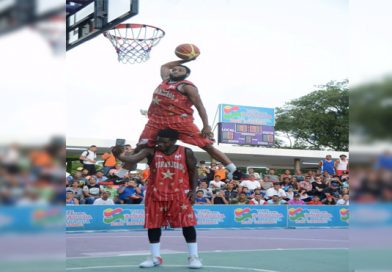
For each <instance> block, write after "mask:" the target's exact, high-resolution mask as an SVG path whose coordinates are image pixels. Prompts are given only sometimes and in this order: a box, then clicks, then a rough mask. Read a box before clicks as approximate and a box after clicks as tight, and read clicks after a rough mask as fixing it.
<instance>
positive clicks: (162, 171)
mask: <svg viewBox="0 0 392 272" xmlns="http://www.w3.org/2000/svg"><path fill="white" fill-rule="evenodd" d="M185 190H189V174H188V169H187V165H186V154H185V147H183V146H177V150H176V151H175V152H174V153H173V154H171V155H165V154H164V153H162V152H161V151H159V150H156V151H155V154H154V157H153V159H152V161H151V162H150V176H149V178H148V185H147V197H151V198H152V199H154V200H156V201H170V200H180V199H184V198H186V194H185Z"/></svg>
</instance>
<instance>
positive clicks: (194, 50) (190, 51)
mask: <svg viewBox="0 0 392 272" xmlns="http://www.w3.org/2000/svg"><path fill="white" fill-rule="evenodd" d="M175 53H176V56H177V57H179V58H180V59H184V60H188V59H193V58H195V57H198V56H199V55H200V50H199V48H198V47H197V46H196V45H194V44H190V43H184V44H180V45H179V46H177V47H176V51H175Z"/></svg>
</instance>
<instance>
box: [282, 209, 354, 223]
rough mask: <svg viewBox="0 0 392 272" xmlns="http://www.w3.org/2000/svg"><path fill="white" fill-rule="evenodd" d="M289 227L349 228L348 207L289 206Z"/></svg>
mask: <svg viewBox="0 0 392 272" xmlns="http://www.w3.org/2000/svg"><path fill="white" fill-rule="evenodd" d="M287 212H288V227H348V224H349V221H350V210H349V207H348V206H322V205H318V206H287Z"/></svg>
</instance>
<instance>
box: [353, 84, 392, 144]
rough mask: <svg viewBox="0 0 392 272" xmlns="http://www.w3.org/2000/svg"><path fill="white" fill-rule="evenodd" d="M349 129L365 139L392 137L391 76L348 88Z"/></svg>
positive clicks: (355, 135)
mask: <svg viewBox="0 0 392 272" xmlns="http://www.w3.org/2000/svg"><path fill="white" fill-rule="evenodd" d="M350 105H351V107H350V131H351V133H352V136H354V137H355V138H358V137H359V138H360V140H362V141H364V140H365V141H367V140H391V139H392V133H391V131H392V129H391V120H392V77H387V78H385V79H384V80H381V81H374V82H369V83H366V84H362V85H358V86H355V87H353V88H351V90H350Z"/></svg>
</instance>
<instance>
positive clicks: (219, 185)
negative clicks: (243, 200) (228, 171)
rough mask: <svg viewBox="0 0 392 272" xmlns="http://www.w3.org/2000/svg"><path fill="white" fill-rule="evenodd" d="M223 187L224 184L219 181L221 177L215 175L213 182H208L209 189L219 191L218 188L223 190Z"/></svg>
mask: <svg viewBox="0 0 392 272" xmlns="http://www.w3.org/2000/svg"><path fill="white" fill-rule="evenodd" d="M225 185H226V183H225V182H223V181H222V180H221V176H219V175H215V177H214V180H211V181H210V185H209V187H210V188H211V189H220V188H224V187H225Z"/></svg>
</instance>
